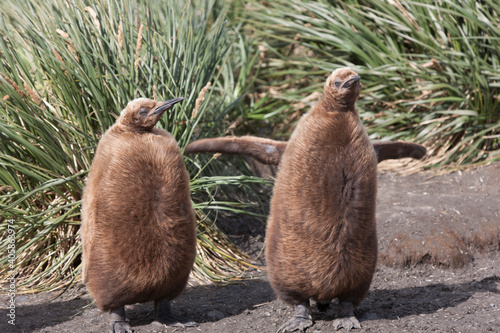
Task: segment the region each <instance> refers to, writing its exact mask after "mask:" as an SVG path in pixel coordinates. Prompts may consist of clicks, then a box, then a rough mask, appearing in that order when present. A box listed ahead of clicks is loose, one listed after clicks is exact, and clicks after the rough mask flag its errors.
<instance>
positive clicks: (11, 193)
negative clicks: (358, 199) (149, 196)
mask: <svg viewBox="0 0 500 333" xmlns="http://www.w3.org/2000/svg"><path fill="white" fill-rule="evenodd" d="M200 4H202V6H198V7H197V6H195V5H192V4H190V3H188V2H186V3H182V2H177V1H168V3H165V2H164V1H159V0H158V1H154V0H153V1H148V2H147V5H146V4H142V3H135V2H132V1H130V2H129V1H124V2H123V1H119V0H111V1H98V2H95V3H93V4H92V5H89V6H87V5H84V3H83V2H79V1H64V0H53V1H49V2H39V3H38V2H33V1H28V0H18V1H13V2H9V3H7V4H5V5H2V9H1V10H0V11H1V12H0V31H1V32H2V33H1V36H2V37H1V38H0V74H1V75H0V164H1V168H0V187H1V194H0V208H1V214H0V218H1V219H2V221H1V224H0V234H1V235H2V237H1V241H0V274H1V275H2V276H6V275H7V273H8V272H10V268H9V265H8V262H7V246H6V245H7V242H8V238H7V237H6V236H7V223H6V222H7V221H8V220H9V219H13V220H14V221H15V222H14V223H15V228H16V229H15V230H16V233H15V237H16V256H17V258H16V268H15V271H16V272H17V280H18V289H19V290H18V292H20V291H23V290H36V291H40V290H45V289H51V290H54V289H58V288H63V287H64V286H67V285H68V284H69V283H71V282H74V281H78V280H79V272H80V261H81V245H80V239H79V224H80V209H81V197H82V190H83V187H84V180H85V177H86V176H87V173H88V170H89V167H90V165H91V162H92V158H93V154H94V152H95V149H96V146H97V143H98V141H99V138H100V136H101V135H102V133H103V132H104V131H105V130H106V129H107V128H109V127H110V126H111V125H112V124H113V123H114V122H115V119H116V118H117V115H118V114H119V112H120V111H121V109H123V108H124V107H125V105H126V103H127V102H128V101H130V100H132V99H134V98H136V97H139V96H142V97H149V98H153V97H154V98H157V99H159V100H162V99H169V98H173V97H179V96H184V97H185V101H184V102H183V103H181V104H180V105H178V106H176V107H175V108H174V109H173V111H172V112H170V113H168V115H167V116H164V117H163V119H162V120H161V122H160V125H159V126H161V127H163V128H165V129H167V130H168V131H170V132H171V133H172V134H173V135H174V136H175V137H176V139H177V141H178V142H179V145H180V146H181V147H184V146H185V145H186V144H187V143H188V142H189V141H190V140H191V138H192V137H193V135H195V136H196V137H204V136H207V135H210V136H215V135H218V134H220V133H222V132H224V131H225V130H226V128H227V127H228V126H229V125H230V124H231V122H232V121H233V119H231V115H230V113H231V112H232V110H234V109H235V106H236V105H237V104H238V103H239V101H240V99H239V98H240V96H241V94H242V93H243V92H244V90H245V89H247V87H246V79H245V78H241V79H240V78H239V77H237V76H235V75H234V74H233V73H236V72H241V73H245V69H243V70H239V68H240V67H241V64H242V63H243V61H242V59H247V58H248V57H249V56H250V54H249V53H248V54H247V52H248V49H246V48H245V47H242V45H241V43H240V44H238V41H240V40H241V37H240V36H239V35H238V32H237V31H236V30H234V29H229V27H228V25H227V22H226V20H225V15H226V14H227V8H226V7H224V6H216V7H212V4H211V3H207V2H200ZM244 61H246V60H244ZM200 95H203V97H204V98H203V97H200ZM197 101H198V103H197ZM193 110H195V113H193ZM186 162H187V167H188V170H189V172H190V174H191V178H192V181H191V190H192V197H193V201H194V207H195V209H196V212H197V216H198V220H199V223H198V233H199V234H198V239H199V245H198V250H199V255H198V257H197V259H196V264H195V268H194V271H193V277H194V278H195V279H198V280H205V281H206V280H210V281H219V282H222V281H228V280H230V279H232V278H235V277H237V276H239V275H240V274H241V272H242V271H243V270H244V269H245V267H246V266H248V265H250V263H249V259H248V258H247V257H246V256H245V255H244V254H243V253H241V252H240V251H239V250H238V249H237V248H236V247H235V246H233V245H232V243H231V242H230V241H229V240H228V239H227V237H226V236H225V235H224V234H223V233H221V232H220V231H219V230H218V228H217V227H216V225H215V224H214V218H215V217H216V213H214V212H218V211H227V212H230V213H245V211H247V210H249V208H251V207H254V211H255V210H256V209H255V207H256V205H255V204H242V203H240V202H238V201H236V200H235V199H231V198H230V197H229V199H228V200H226V201H221V200H220V199H217V198H216V197H215V194H216V193H217V191H218V189H219V188H221V187H228V186H229V185H230V186H234V187H239V191H241V192H243V194H241V196H242V197H244V198H245V199H247V200H246V202H248V201H250V199H252V200H253V201H254V202H256V201H258V200H256V199H255V197H256V195H255V193H254V192H252V189H251V188H250V187H249V185H248V184H262V183H263V182H264V181H263V180H261V179H259V178H255V177H251V176H228V175H229V174H241V173H242V172H241V171H238V172H236V170H240V169H242V166H241V165H238V164H237V163H236V164H235V163H230V162H229V163H225V164H224V166H223V167H224V168H225V169H224V171H221V170H218V169H220V168H221V167H222V166H221V164H220V163H219V165H217V163H213V161H212V160H201V159H189V160H186ZM243 169H244V168H243ZM207 170H208V171H211V172H210V174H211V175H214V174H215V175H221V176H216V177H210V176H208V175H207V174H206V173H207ZM228 171H232V172H231V173H230V172H228ZM222 175H224V176H222ZM226 191H229V190H226ZM219 192H221V191H219ZM246 194H248V196H247V197H245V195H246ZM249 198H250V199H249ZM217 200H218V201H217Z"/></svg>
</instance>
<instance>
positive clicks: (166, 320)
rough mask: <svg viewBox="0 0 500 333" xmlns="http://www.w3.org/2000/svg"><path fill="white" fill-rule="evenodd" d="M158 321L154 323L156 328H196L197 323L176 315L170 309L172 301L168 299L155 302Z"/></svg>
mask: <svg viewBox="0 0 500 333" xmlns="http://www.w3.org/2000/svg"><path fill="white" fill-rule="evenodd" d="M155 312H156V319H155V321H154V322H153V325H155V326H162V327H163V326H164V325H165V326H174V327H182V328H184V327H196V326H199V324H198V323H197V322H194V321H190V320H187V319H185V318H183V317H181V316H178V315H175V314H173V313H172V310H171V309H170V301H169V300H167V299H163V300H159V301H155Z"/></svg>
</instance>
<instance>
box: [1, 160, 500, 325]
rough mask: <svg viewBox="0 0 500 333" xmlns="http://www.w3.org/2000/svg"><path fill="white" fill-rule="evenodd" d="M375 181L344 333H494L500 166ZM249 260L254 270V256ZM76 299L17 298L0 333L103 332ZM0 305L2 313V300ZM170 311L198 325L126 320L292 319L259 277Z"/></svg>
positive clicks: (189, 295) (145, 315) (194, 293)
mask: <svg viewBox="0 0 500 333" xmlns="http://www.w3.org/2000/svg"><path fill="white" fill-rule="evenodd" d="M379 179H380V181H379V195H378V206H377V210H378V211H377V218H378V235H379V249H380V255H379V264H378V268H377V271H376V273H375V276H374V279H373V283H372V286H371V290H370V293H369V295H368V297H367V298H366V300H365V301H364V302H363V303H362V304H361V306H360V307H358V308H357V309H356V315H357V317H358V319H359V320H360V322H361V325H362V328H361V329H360V330H355V331H354V332H500V288H499V286H500V252H499V249H500V163H496V164H494V165H490V166H487V167H482V168H478V169H474V170H469V171H464V172H453V173H449V174H446V175H441V176H435V175H434V174H432V173H429V172H419V173H417V174H413V175H410V176H401V175H398V174H396V173H394V172H383V173H382V174H381V175H380V177H379ZM244 222H245V223H244V225H245V227H242V228H235V229H234V230H232V231H231V230H230V224H229V223H227V222H226V223H225V225H224V226H223V228H224V229H225V230H226V232H228V233H231V234H232V235H231V236H232V238H233V239H234V240H235V241H236V240H237V241H238V243H239V244H241V246H242V248H244V249H245V250H248V251H249V252H250V253H251V254H252V255H253V256H258V255H259V254H261V250H262V246H263V234H262V232H263V228H262V226H261V225H259V223H258V222H257V223H253V224H252V223H247V222H248V221H244ZM233 223H236V224H237V223H238V222H237V221H233ZM242 225H243V223H242ZM233 226H234V225H233ZM240 227H241V226H240ZM249 235H250V236H249ZM255 259H256V262H257V263H261V264H263V261H262V256H261V257H258V258H257V257H256V258H255ZM82 291H84V289H83V288H75V289H72V290H70V291H69V292H67V293H66V294H64V295H63V296H62V297H60V298H58V299H55V300H48V298H50V297H52V296H53V294H35V295H18V296H17V298H16V326H12V325H9V324H8V323H7V321H8V320H9V318H8V317H7V316H6V313H5V311H6V310H5V308H6V306H2V310H1V311H0V318H1V320H0V332H83V333H87V332H107V331H108V324H107V320H108V316H107V314H103V313H101V312H100V311H99V310H98V309H96V308H95V306H94V305H92V304H91V300H90V299H89V297H88V296H86V295H81V296H78V295H80V294H81V293H82ZM1 300H2V304H5V305H6V304H8V300H7V297H6V296H5V295H2V296H1ZM173 309H174V311H176V312H177V313H178V314H181V315H183V316H185V317H188V318H190V319H192V320H195V321H197V322H198V323H200V326H199V327H197V328H186V329H182V328H172V327H169V328H164V329H161V328H160V329H158V328H157V327H155V326H153V325H152V324H151V322H152V320H153V313H152V310H153V305H152V304H151V303H148V304H137V305H132V306H129V307H127V313H128V317H129V319H130V323H131V325H132V327H133V328H134V329H135V332H183V331H185V332H187V333H189V332H214V333H219V332H228V333H236V332H245V333H254V332H275V331H276V329H277V328H278V327H279V326H280V325H281V324H282V323H283V322H285V321H286V320H288V318H289V317H290V316H291V315H292V307H290V306H287V305H285V304H284V303H283V302H281V301H279V300H276V298H275V296H274V294H273V291H272V289H271V287H270V285H269V283H268V282H267V278H266V274H265V271H253V272H251V273H250V274H249V279H248V280H247V281H245V282H241V283H238V284H230V285H223V286H197V287H190V288H188V290H186V292H184V294H183V295H181V297H179V298H178V299H177V300H175V301H174V303H173ZM313 317H314V320H315V324H314V326H312V327H311V328H309V329H308V330H307V332H311V333H319V332H333V328H332V326H331V321H332V318H334V317H335V306H332V307H331V308H330V310H328V311H327V312H326V314H323V313H320V312H318V311H317V309H316V307H315V306H313Z"/></svg>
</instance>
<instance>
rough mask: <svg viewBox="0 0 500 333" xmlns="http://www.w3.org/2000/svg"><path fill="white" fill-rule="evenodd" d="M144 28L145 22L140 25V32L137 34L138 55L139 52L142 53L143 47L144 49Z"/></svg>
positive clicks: (136, 49)
mask: <svg viewBox="0 0 500 333" xmlns="http://www.w3.org/2000/svg"><path fill="white" fill-rule="evenodd" d="M143 29H144V24H141V26H140V27H139V33H138V35H137V46H136V48H135V53H136V55H137V57H139V54H140V53H141V49H142V30H143Z"/></svg>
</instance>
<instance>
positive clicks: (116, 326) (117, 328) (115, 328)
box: [111, 320, 134, 333]
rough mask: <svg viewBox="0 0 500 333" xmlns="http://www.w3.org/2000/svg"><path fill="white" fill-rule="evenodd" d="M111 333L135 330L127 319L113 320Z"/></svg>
mask: <svg viewBox="0 0 500 333" xmlns="http://www.w3.org/2000/svg"><path fill="white" fill-rule="evenodd" d="M111 333H134V330H133V329H132V328H131V327H130V325H129V323H128V322H127V321H125V320H123V321H113V322H111Z"/></svg>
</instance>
